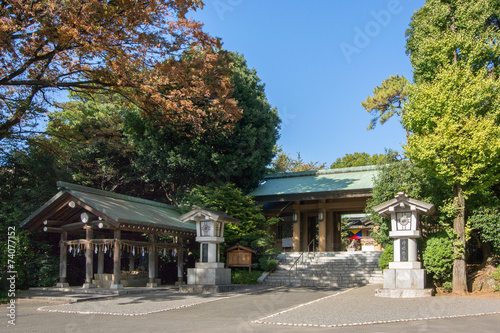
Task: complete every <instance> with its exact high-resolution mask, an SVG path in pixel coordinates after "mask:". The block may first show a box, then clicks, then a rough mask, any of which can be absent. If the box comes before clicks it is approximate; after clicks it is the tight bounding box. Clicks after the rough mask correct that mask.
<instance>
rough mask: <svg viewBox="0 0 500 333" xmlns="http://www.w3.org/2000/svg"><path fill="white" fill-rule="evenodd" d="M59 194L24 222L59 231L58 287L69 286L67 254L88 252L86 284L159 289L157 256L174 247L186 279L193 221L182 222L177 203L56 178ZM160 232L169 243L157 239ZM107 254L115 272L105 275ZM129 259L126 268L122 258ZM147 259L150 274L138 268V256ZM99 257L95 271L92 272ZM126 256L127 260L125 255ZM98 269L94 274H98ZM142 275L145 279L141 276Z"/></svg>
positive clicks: (27, 225) (179, 269)
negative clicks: (173, 203)
mask: <svg viewBox="0 0 500 333" xmlns="http://www.w3.org/2000/svg"><path fill="white" fill-rule="evenodd" d="M57 186H58V188H59V192H58V193H57V194H56V195H55V196H54V197H52V198H51V199H50V200H49V201H47V202H46V203H45V204H44V205H43V206H42V207H40V208H39V209H38V210H37V211H35V212H34V213H33V214H31V216H29V217H28V218H27V219H26V220H24V221H23V222H22V224H21V226H23V227H25V228H27V229H28V230H31V231H34V230H40V229H43V230H44V231H45V232H47V233H58V234H60V243H59V247H60V264H59V283H58V284H57V286H58V287H66V286H68V283H67V279H66V277H67V274H66V273H67V262H68V254H69V255H75V254H77V253H78V254H85V283H84V285H83V287H84V288H92V287H95V286H99V287H108V288H111V289H120V288H123V287H124V286H141V284H143V286H144V285H146V284H147V286H149V287H155V286H157V285H158V284H159V279H158V255H161V254H162V253H163V254H165V253H166V251H175V252H176V255H177V276H178V279H179V281H182V277H183V252H184V251H183V250H185V248H186V243H185V242H186V240H188V239H190V240H194V238H195V234H196V230H195V226H194V224H191V223H184V222H182V221H181V220H179V216H180V214H179V213H178V212H177V211H176V210H175V209H174V207H173V206H170V205H167V204H163V203H158V202H154V201H150V200H144V199H139V198H134V197H131V196H126V195H121V194H116V193H112V192H107V191H101V190H96V189H92V188H88V187H84V186H79V185H74V184H69V183H63V182H58V183H57ZM158 236H172V237H161V239H167V240H168V241H159V237H158ZM105 253H108V254H109V255H111V253H112V255H113V273H112V274H105V273H104V256H105ZM124 254H126V255H127V258H128V259H129V263H128V271H125V272H124V271H122V268H121V263H122V256H124ZM140 256H142V257H143V258H144V256H146V257H147V265H146V266H147V272H139V271H137V270H136V267H135V266H136V265H135V263H136V259H137V257H140ZM94 257H97V262H98V263H97V272H96V273H95V272H94ZM127 258H125V260H126V259H127ZM94 273H95V274H94ZM140 274H144V279H140V278H138V276H137V275H140Z"/></svg>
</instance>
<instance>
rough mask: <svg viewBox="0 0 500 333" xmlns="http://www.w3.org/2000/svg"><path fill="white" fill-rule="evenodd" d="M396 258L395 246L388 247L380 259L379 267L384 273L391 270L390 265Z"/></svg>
mask: <svg viewBox="0 0 500 333" xmlns="http://www.w3.org/2000/svg"><path fill="white" fill-rule="evenodd" d="M393 258H394V246H393V245H387V246H386V247H385V249H384V253H382V255H381V256H380V259H379V261H378V267H380V269H381V270H382V271H383V270H384V269H387V268H389V263H390V262H391V261H392V260H393Z"/></svg>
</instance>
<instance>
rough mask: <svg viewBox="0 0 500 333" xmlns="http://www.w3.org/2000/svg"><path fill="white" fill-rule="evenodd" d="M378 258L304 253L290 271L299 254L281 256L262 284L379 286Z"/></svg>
mask: <svg viewBox="0 0 500 333" xmlns="http://www.w3.org/2000/svg"><path fill="white" fill-rule="evenodd" d="M381 255H382V252H310V253H307V252H305V253H304V255H303V257H302V258H301V259H299V262H298V265H296V267H295V266H294V267H293V269H292V270H291V271H290V268H291V267H292V265H293V263H294V262H295V261H296V260H297V258H299V256H300V252H290V253H282V254H280V255H279V257H278V259H279V265H278V267H277V268H276V270H275V271H274V272H273V273H271V274H269V275H268V276H267V277H266V279H265V280H264V281H263V284H265V285H270V286H285V285H292V286H302V287H337V288H350V287H356V286H362V285H366V284H378V283H380V284H382V283H383V282H384V280H383V276H382V271H380V269H379V267H378V260H379V258H380V256H381Z"/></svg>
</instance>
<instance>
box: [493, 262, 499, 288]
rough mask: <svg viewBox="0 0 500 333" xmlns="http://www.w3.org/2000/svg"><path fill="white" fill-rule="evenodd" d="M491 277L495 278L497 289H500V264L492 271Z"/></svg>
mask: <svg viewBox="0 0 500 333" xmlns="http://www.w3.org/2000/svg"><path fill="white" fill-rule="evenodd" d="M491 277H492V278H494V279H495V291H500V266H498V267H497V269H496V270H495V271H494V272H493V273H491Z"/></svg>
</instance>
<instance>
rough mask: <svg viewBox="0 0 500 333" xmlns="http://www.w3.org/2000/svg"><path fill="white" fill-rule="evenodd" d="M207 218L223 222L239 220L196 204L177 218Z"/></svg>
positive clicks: (187, 219)
mask: <svg viewBox="0 0 500 333" xmlns="http://www.w3.org/2000/svg"><path fill="white" fill-rule="evenodd" d="M207 218H208V219H211V220H213V221H217V222H224V223H238V222H240V220H238V219H235V218H234V217H231V216H229V215H227V214H226V213H224V212H220V211H218V210H213V209H208V208H203V207H198V206H193V208H192V210H191V211H190V212H187V213H186V214H183V215H181V216H180V217H179V219H180V220H181V221H183V222H196V221H198V220H200V219H207Z"/></svg>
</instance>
